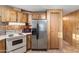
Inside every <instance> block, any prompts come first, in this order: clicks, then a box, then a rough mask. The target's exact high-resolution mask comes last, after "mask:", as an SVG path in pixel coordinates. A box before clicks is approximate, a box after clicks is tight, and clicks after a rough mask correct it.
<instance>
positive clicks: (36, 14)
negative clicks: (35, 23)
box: [32, 13, 40, 20]
mask: <svg viewBox="0 0 79 59" xmlns="http://www.w3.org/2000/svg"><path fill="white" fill-rule="evenodd" d="M32 19H34V20H37V19H40V14H39V13H32Z"/></svg>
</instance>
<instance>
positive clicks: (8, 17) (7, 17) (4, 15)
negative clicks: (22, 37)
mask: <svg viewBox="0 0 79 59" xmlns="http://www.w3.org/2000/svg"><path fill="white" fill-rule="evenodd" d="M0 12H1V17H0V21H1V22H15V21H16V11H15V10H13V9H10V8H7V7H1V11H0Z"/></svg>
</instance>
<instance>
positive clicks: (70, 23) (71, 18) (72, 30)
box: [63, 10, 79, 47]
mask: <svg viewBox="0 0 79 59" xmlns="http://www.w3.org/2000/svg"><path fill="white" fill-rule="evenodd" d="M63 32H64V33H63V39H64V40H65V41H67V42H68V43H69V44H71V45H73V46H74V47H77V45H78V47H79V41H78V37H77V36H78V34H79V33H78V32H79V10H77V11H74V12H72V13H70V14H67V15H65V16H64V17H63ZM77 42H78V43H77Z"/></svg>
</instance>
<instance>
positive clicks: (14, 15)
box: [9, 9, 16, 22]
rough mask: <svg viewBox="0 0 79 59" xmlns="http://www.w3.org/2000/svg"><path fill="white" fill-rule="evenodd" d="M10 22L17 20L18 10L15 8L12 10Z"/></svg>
mask: <svg viewBox="0 0 79 59" xmlns="http://www.w3.org/2000/svg"><path fill="white" fill-rule="evenodd" d="M9 21H10V22H16V11H15V10H12V9H11V10H10V20H9Z"/></svg>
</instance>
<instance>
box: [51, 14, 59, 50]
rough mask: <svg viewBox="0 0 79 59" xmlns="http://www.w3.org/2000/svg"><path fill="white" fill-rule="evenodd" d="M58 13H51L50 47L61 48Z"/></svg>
mask: <svg viewBox="0 0 79 59" xmlns="http://www.w3.org/2000/svg"><path fill="white" fill-rule="evenodd" d="M58 20H59V14H58V13H51V15H50V32H51V33H50V42H51V43H50V47H51V49H52V48H59V39H58Z"/></svg>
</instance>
